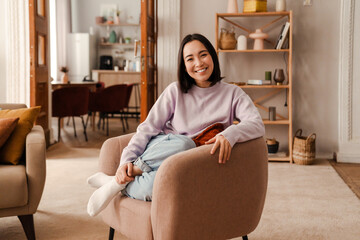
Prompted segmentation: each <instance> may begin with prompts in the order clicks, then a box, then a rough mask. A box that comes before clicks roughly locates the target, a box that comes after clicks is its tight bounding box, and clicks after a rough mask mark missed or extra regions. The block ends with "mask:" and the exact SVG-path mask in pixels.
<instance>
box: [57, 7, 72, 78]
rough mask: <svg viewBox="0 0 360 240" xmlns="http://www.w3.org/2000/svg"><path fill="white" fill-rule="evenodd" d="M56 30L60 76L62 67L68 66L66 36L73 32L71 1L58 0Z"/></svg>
mask: <svg viewBox="0 0 360 240" xmlns="http://www.w3.org/2000/svg"><path fill="white" fill-rule="evenodd" d="M56 28H57V29H56V30H57V38H56V40H57V65H58V68H57V69H58V74H57V75H58V76H61V75H60V72H59V69H60V67H63V66H67V63H66V38H67V35H68V33H70V32H71V1H70V0H61V1H59V0H57V1H56Z"/></svg>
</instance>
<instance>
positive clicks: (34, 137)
mask: <svg viewBox="0 0 360 240" xmlns="http://www.w3.org/2000/svg"><path fill="white" fill-rule="evenodd" d="M26 175H27V180H28V187H29V203H28V206H29V208H28V211H29V213H28V214H33V213H35V212H36V209H37V207H38V205H39V202H40V199H41V195H42V193H43V189H44V184H45V177H46V143H45V135H44V130H43V128H42V127H41V126H38V125H36V126H34V127H33V128H32V130H31V132H30V133H29V134H28V135H27V136H26Z"/></svg>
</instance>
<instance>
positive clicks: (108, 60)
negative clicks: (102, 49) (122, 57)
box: [100, 56, 113, 70]
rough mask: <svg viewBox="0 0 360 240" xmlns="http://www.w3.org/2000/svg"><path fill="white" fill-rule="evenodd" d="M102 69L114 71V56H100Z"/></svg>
mask: <svg viewBox="0 0 360 240" xmlns="http://www.w3.org/2000/svg"><path fill="white" fill-rule="evenodd" d="M100 69H106V70H112V69H113V57H112V56H100Z"/></svg>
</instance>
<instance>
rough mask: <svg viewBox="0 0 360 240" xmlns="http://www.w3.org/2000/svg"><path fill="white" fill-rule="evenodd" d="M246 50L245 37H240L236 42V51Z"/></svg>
mask: <svg viewBox="0 0 360 240" xmlns="http://www.w3.org/2000/svg"><path fill="white" fill-rule="evenodd" d="M246 49H247V38H246V36H245V35H240V36H239V37H238V40H237V50H246Z"/></svg>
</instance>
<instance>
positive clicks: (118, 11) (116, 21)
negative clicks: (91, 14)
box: [114, 10, 121, 24]
mask: <svg viewBox="0 0 360 240" xmlns="http://www.w3.org/2000/svg"><path fill="white" fill-rule="evenodd" d="M120 12H121V11H120V10H116V16H115V20H114V23H115V24H119V23H120Z"/></svg>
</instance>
